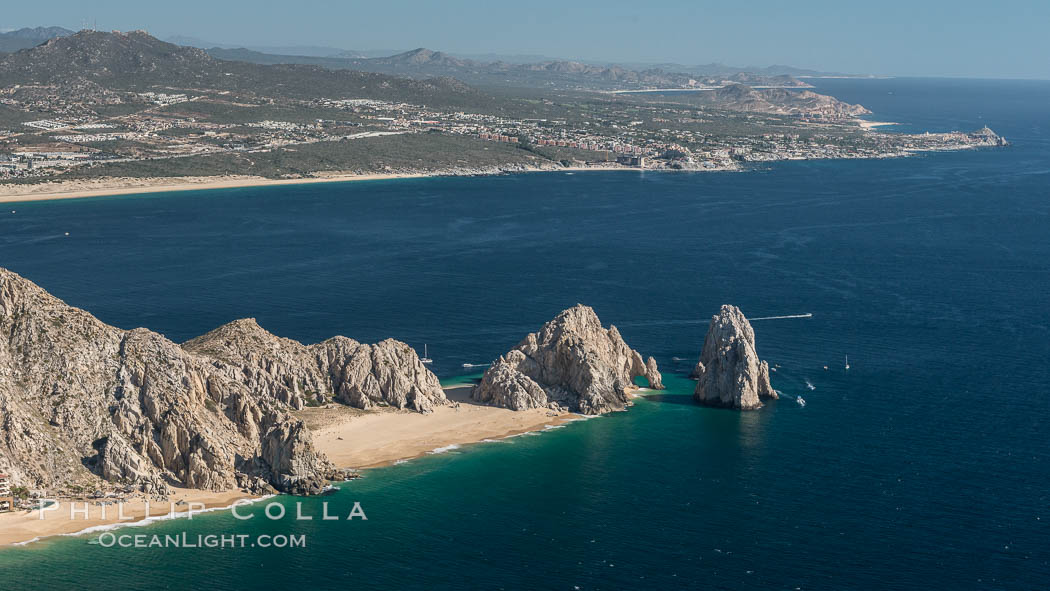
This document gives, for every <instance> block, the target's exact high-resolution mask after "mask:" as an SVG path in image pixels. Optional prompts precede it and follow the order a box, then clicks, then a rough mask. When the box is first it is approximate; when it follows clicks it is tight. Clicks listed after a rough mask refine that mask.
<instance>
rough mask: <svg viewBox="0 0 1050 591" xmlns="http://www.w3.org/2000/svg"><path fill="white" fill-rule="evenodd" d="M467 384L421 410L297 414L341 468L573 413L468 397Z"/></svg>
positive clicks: (536, 425)
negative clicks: (483, 402)
mask: <svg viewBox="0 0 1050 591" xmlns="http://www.w3.org/2000/svg"><path fill="white" fill-rule="evenodd" d="M470 389H471V386H469V385H464V386H457V387H452V388H447V389H446V390H445V394H446V396H448V398H449V400H450V401H452V402H453V403H454V404H452V405H450V406H442V407H438V408H436V409H435V410H434V412H432V413H430V414H426V415H424V414H420V413H417V412H412V411H405V410H397V409H382V410H378V411H371V412H362V411H355V410H354V409H350V408H347V407H333V408H326V409H306V410H305V411H303V412H301V413H299V416H300V417H301V418H302V419H303V420H304V421H305V422H306V424H307V425H308V426H309V427H310V429H311V431H313V434H314V445H316V446H317V448H318V449H319V450H320V451H322V452H324V453H325V455H327V456H328V458H329V459H330V460H332V461H333V462H334V463H335V465H336V466H339V467H341V468H370V467H375V466H383V465H386V464H392V463H393V462H396V461H397V460H406V459H411V458H416V457H419V456H422V455H425V454H427V453H429V452H433V451H434V450H436V449H442V448H448V447H449V446H453V445H464V444H468V443H476V442H479V441H483V440H485V439H499V438H502V437H507V436H509V435H517V434H519V433H525V432H528V431H537V430H541V429H544V428H546V426H547V425H559V424H561V423H564V422H565V420H566V419H571V418H574V417H575V415H572V414H567V413H557V412H554V411H551V410H549V409H546V408H535V409H531V410H518V411H515V410H509V409H506V408H499V407H495V406H484V405H481V404H478V403H476V402H473V401H472V400H470ZM455 403H458V404H455Z"/></svg>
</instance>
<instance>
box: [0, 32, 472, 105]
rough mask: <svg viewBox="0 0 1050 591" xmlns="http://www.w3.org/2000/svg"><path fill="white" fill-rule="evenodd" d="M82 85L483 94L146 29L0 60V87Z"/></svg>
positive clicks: (419, 96)
mask: <svg viewBox="0 0 1050 591" xmlns="http://www.w3.org/2000/svg"><path fill="white" fill-rule="evenodd" d="M84 81H88V82H93V83H96V84H99V85H102V86H103V87H105V88H106V89H109V90H121V91H135V92H144V91H149V90H159V91H162V92H170V91H171V90H173V89H174V90H183V91H184V90H197V91H217V92H235V93H238V94H244V95H249V96H260V97H283V98H295V99H313V98H317V97H336V98H343V97H347V96H349V97H353V98H372V99H381V100H391V101H398V102H402V101H403V102H410V103H415V104H428V105H435V106H438V105H443V106H465V105H474V104H477V103H479V102H481V100H482V99H483V98H486V97H484V95H482V94H480V93H478V92H477V91H475V90H474V89H472V88H470V87H469V86H467V85H465V84H463V83H462V82H459V81H457V80H453V79H450V78H434V79H429V80H409V79H405V78H397V77H393V76H387V75H383V74H377V73H367V72H356V71H349V70H340V71H333V70H329V69H325V68H321V67H317V66H310V65H293V64H276V65H261V64H254V63H247V62H230V61H222V60H218V59H215V58H213V57H211V56H210V55H208V54H207V53H206V52H204V51H203V50H200V49H197V48H194V47H182V46H179V45H173V44H171V43H165V42H164V41H161V40H159V39H157V38H155V37H153V36H151V35H149V34H148V33H146V32H144V31H131V32H128V33H123V32H119V31H114V32H102V31H87V30H85V31H80V32H78V33H76V34H73V35H69V36H64V37H56V38H53V39H50V40H49V41H47V42H46V43H43V44H42V45H38V46H36V47H33V48H31V49H24V50H22V51H19V52H17V53H13V54H10V55H6V56H4V57H3V58H2V59H0V87H11V86H15V85H47V86H55V87H57V88H58V90H59V91H61V90H62V89H63V88H64V87H65V86H68V85H70V84H78V83H83V82H84Z"/></svg>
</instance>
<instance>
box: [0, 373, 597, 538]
mask: <svg viewBox="0 0 1050 591" xmlns="http://www.w3.org/2000/svg"><path fill="white" fill-rule="evenodd" d="M472 387H473V385H472V384H457V385H454V386H448V387H446V388H444V390H445V395H446V396H447V397H448V399H449V401H450V404H449V405H448V406H442V407H439V408H437V409H435V410H434V412H432V413H430V414H427V415H424V414H420V413H418V412H414V411H400V410H396V409H381V410H378V411H360V410H358V409H352V408H350V407H343V406H335V407H333V408H324V409H308V410H307V411H306V412H304V413H302V415H300V418H302V419H303V420H304V422H306V423H307V425H308V427H309V429H310V431H311V433H312V434H313V439H314V445H315V446H316V448H317V449H318V450H319V451H321V452H323V453H325V454H326V455H328V458H329V459H330V460H332V462H333V463H335V464H336V465H337V466H339V467H343V468H347V467H349V468H355V469H367V468H378V467H382V466H389V465H393V464H396V463H399V462H401V461H408V460H413V459H416V458H420V457H425V456H427V455H434V454H440V453H444V452H446V451H451V450H454V449H458V448H459V447H460V446H463V445H470V444H474V443H483V442H487V441H494V440H500V439H505V438H508V437H514V436H516V435H521V434H523V433H529V432H533V431H543V430H545V429H548V428H557V427H558V426H560V425H564V424H566V423H569V422H572V421H576V420H580V417H579V416H577V415H574V414H571V413H555V412H553V411H550V410H547V409H532V410H526V411H513V410H509V409H506V408H499V407H495V406H485V405H480V404H477V403H474V402H472V401H471V400H470V389H471V388H472ZM311 422H312V423H314V424H312V425H311V424H310V423H311ZM265 498H267V497H265V496H256V495H252V494H249V493H247V492H244V491H241V490H236V489H234V490H228V491H223V492H213V491H206V490H196V489H186V488H175V489H174V493H173V494H172V495H171V499H170V501H160V500H150V507H149V508H150V511H149V514H148V515H147V514H146V503H145V495H141V494H140V495H138V496H137V497H134V498H132V499H131V500H130V501H126V502H125V505H124V514H125V516H126V517H129V518H130V519H127V520H119V519H117V518H116V517H117V515H116V512H117V508H116V506H113V505H110V506H108V507H105V511H106V514H105V518H103V510H104V507H103V505H102V503H103V502H105V501H102V500H97V499H95V500H75V501H71V500H62V501H60V502H59V507H58V510H57V511H53V512H51V511H49V512H48V513H47V514H46V516H45V519H40V512H39V510H38V509H30V510H28V511H27V510H21V511H17V512H9V513H2V514H0V551H2V550H3V549H4V548H11V547H16V546H27V545H32V544H34V543H36V542H39V541H44V540H47V539H52V538H55V537H60V536H61V537H75V536H81V535H89V534H92V533H96V532H99V531H102V530H105V529H115V528H123V527H141V526H145V525H148V524H149V523H153V522H155V521H161V520H168V519H182V518H185V517H186V514H185V511H186V508H187V506H186V505H178V506H176V509H175V510H176V513H175V514H174V515H171V505H170V503H171V502H177V503H182V502H185V503H201V504H203V505H204V508H203V510H201V511H200V512H201V513H203V512H213V511H224V510H227V509H229V508H230V507H231V506H233V504H234V503H236V502H238V501H251V502H255V501H259V500H262V499H265ZM72 503H76V505H77V507H78V508H82V507H83V503H88V505H89V513H88V518H87V519H82V518H81V517H80V515H79V514H78V517H77V519H69V518H68V517H69V515H70V505H71V504H72Z"/></svg>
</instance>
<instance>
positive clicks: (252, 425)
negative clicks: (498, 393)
mask: <svg viewBox="0 0 1050 591" xmlns="http://www.w3.org/2000/svg"><path fill="white" fill-rule="evenodd" d="M435 387H437V379H436V378H435V377H434V376H433V374H431V373H430V372H428V371H426V370H425V369H422V368H421V366H419V365H418V359H416V357H415V354H414V353H412V352H411V350H409V349H408V347H407V346H405V345H403V344H401V343H397V342H395V341H385V342H384V343H380V344H378V345H372V346H369V345H361V344H359V343H356V342H354V341H351V340H350V339H343V338H336V339H331V340H329V341H326V342H325V343H321V344H319V345H313V346H310V347H305V346H303V345H300V344H299V343H295V342H294V341H289V340H287V339H279V338H277V337H275V336H273V335H270V334H269V333H267V332H266V331H264V330H262V329H261V328H259V327H258V325H257V324H255V322H254V321H239V322H235V323H232V324H230V325H227V326H226V327H223V328H220V329H218V330H217V331H213V332H212V333H209V334H208V335H205V336H204V337H201V338H199V339H195V340H194V341H191V343H188V344H187V346H186V348H183V347H180V346H179V345H177V344H175V343H173V342H171V341H170V340H168V339H166V338H164V337H163V336H162V335H159V334H157V333H154V332H151V331H149V330H146V329H141V328H140V329H135V330H130V331H125V330H121V329H118V328H115V327H112V326H108V325H106V324H104V323H102V322H101V321H99V320H98V319H96V318H95V317H93V316H91V315H90V314H88V313H87V312H85V311H83V310H79V309H77V308H73V307H71V306H68V305H66V304H65V303H63V302H62V301H60V300H58V299H57V298H55V297H53V296H51V295H50V294H48V293H47V292H45V291H44V290H43V289H41V288H39V287H38V286H36V285H35V284H33V283H32V282H30V281H28V280H26V279H23V278H22V277H19V276H18V275H16V274H15V273H12V272H10V271H7V270H4V269H0V472H7V473H10V474H11V475H12V476H13V480H14V481H15V482H17V483H19V484H21V485H23V486H30V487H48V488H55V487H61V486H65V485H73V484H77V485H81V486H85V485H86V486H93V485H95V484H97V479H98V477H101V478H104V479H106V480H109V481H114V482H122V483H129V484H133V485H135V486H138V487H140V488H142V489H144V490H147V491H157V492H163V491H164V490H165V489H166V488H167V485H169V484H176V485H181V486H187V487H191V488H204V489H216V490H218V489H228V488H231V487H234V486H238V487H244V488H248V489H250V490H253V491H259V492H261V491H265V490H272V489H271V487H273V488H276V489H278V490H281V491H285V492H290V493H295V494H312V493H317V492H320V491H321V489H322V487H323V486H324V483H325V481H326V480H327V479H330V478H333V477H337V476H339V475H340V474H339V473H338V472H337V471H336V470H335V469H334V467H333V466H332V464H331V463H330V462H329V461H328V460H327V458H325V457H324V456H323V454H320V453H319V452H317V451H316V450H315V449H314V447H313V444H312V440H311V437H310V433H309V431H308V430H307V429H306V427H305V426H304V425H303V423H302V422H301V421H299V420H298V419H297V418H295V417H294V416H292V415H291V414H289V410H291V409H294V408H299V407H301V406H302V405H303V404H305V403H306V401H307V400H311V399H318V397H320V396H323V395H324V394H325V393H332V394H331V395H333V396H335V397H342V398H343V399H345V400H347V401H348V402H349V403H355V402H356V405H357V406H367V405H368V404H369V403H380V401H381V402H384V403H387V404H392V405H394V406H398V407H402V408H415V409H418V410H425V409H426V408H428V407H429V406H431V405H433V404H441V403H443V402H444V395H443V394H441V393H440V387H437V390H436V391H435V390H434V388H435Z"/></svg>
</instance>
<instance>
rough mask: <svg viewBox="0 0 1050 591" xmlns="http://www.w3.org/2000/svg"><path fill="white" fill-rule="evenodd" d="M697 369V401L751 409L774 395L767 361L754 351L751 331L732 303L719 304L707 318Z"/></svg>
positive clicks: (738, 309)
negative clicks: (713, 314)
mask: <svg viewBox="0 0 1050 591" xmlns="http://www.w3.org/2000/svg"><path fill="white" fill-rule="evenodd" d="M697 370H698V373H699V376H698V377H699V379H700V381H699V382H698V383H697V384H696V390H695V391H694V392H693V398H694V399H695V400H696V401H697V402H699V403H701V404H707V405H711V406H722V407H726V408H735V409H738V410H752V409H756V408H760V407H761V406H762V401H763V400H771V399H772V400H775V399H776V398H777V393H776V391H775V390H773V386H772V385H771V384H770V383H769V364H767V363H766V362H765V361H761V360H759V358H758V353H756V352H755V331H754V330H752V328H751V323H750V322H748V321H747V318H745V317H744V313H743V312H741V311H740V308H737V307H736V306H729V305H725V306H722V310H721V311H720V312H719V313H718V315H717V316H712V317H711V326H710V328H708V329H707V337H706V338H705V339H704V349H703V351H702V352H701V353H700V363H699V364H697Z"/></svg>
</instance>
